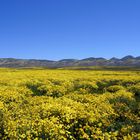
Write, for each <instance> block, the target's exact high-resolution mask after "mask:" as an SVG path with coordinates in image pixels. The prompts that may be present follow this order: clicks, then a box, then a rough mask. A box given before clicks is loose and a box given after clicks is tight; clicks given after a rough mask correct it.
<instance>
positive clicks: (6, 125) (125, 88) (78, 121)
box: [0, 68, 140, 140]
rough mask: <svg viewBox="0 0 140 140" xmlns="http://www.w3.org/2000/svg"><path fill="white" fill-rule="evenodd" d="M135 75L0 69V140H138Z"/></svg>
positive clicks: (139, 94) (138, 82)
mask: <svg viewBox="0 0 140 140" xmlns="http://www.w3.org/2000/svg"><path fill="white" fill-rule="evenodd" d="M139 101H140V71H129V70H128V71H113V70H112V71H111V70H110V71H109V70H47V69H4V68H1V69H0V139H2V140H7V139H10V140H19V139H21V140H24V139H25V140H33V139H35V140H96V139H97V140H110V139H111V140H139V139H140V102H139Z"/></svg>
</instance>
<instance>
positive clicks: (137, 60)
mask: <svg viewBox="0 0 140 140" xmlns="http://www.w3.org/2000/svg"><path fill="white" fill-rule="evenodd" d="M72 66H135V67H140V56H139V57H133V56H131V55H128V56H125V57H123V58H121V59H118V58H115V57H113V58H111V59H109V60H108V59H105V58H94V57H90V58H86V59H82V60H76V59H63V60H59V61H50V60H36V59H15V58H1V59H0V67H16V68H17V67H48V68H59V67H72Z"/></svg>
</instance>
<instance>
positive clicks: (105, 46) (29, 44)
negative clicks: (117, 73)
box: [0, 0, 140, 60]
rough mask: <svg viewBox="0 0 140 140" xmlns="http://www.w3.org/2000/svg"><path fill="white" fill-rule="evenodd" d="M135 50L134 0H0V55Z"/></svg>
mask: <svg viewBox="0 0 140 140" xmlns="http://www.w3.org/2000/svg"><path fill="white" fill-rule="evenodd" d="M129 54H131V55H134V56H139V55H140V0H0V57H1V58H5V57H14V58H35V59H52V60H58V59H63V58H78V59H81V58H86V57H105V58H111V57H113V56H114V57H123V56H125V55H129Z"/></svg>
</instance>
